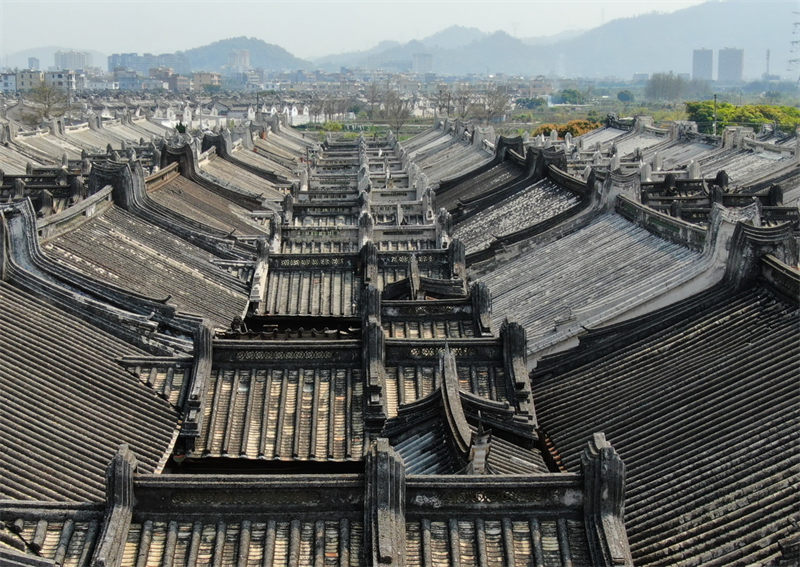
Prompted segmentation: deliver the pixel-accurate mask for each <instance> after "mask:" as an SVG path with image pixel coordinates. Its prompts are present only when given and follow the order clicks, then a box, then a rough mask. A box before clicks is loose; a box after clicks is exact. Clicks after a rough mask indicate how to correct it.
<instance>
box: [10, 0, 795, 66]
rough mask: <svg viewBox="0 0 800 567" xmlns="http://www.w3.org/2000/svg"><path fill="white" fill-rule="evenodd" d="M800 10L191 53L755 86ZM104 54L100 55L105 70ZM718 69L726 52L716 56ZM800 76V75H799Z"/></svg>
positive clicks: (255, 42) (230, 45)
mask: <svg viewBox="0 0 800 567" xmlns="http://www.w3.org/2000/svg"><path fill="white" fill-rule="evenodd" d="M793 8H794V9H795V10H796V7H795V6H794V5H793V3H792V2H787V1H786V0H759V1H757V2H756V1H752V0H725V1H720V0H711V1H709V2H706V3H704V4H700V5H696V6H692V7H689V8H684V9H682V10H677V11H675V12H672V13H668V14H661V13H651V14H646V15H641V16H636V17H632V18H622V19H617V20H613V21H611V22H608V23H606V24H604V25H601V26H598V27H596V28H593V29H590V30H586V31H580V30H573V31H568V32H563V33H560V34H557V35H550V36H542V37H534V38H524V39H521V38H516V37H512V36H511V35H509V34H507V33H506V32H503V31H497V32H494V33H487V32H484V31H481V30H479V29H477V28H474V27H462V26H451V27H448V28H446V29H443V30H442V31H440V32H438V33H435V34H433V35H431V36H428V37H425V38H422V39H415V40H412V41H409V42H406V43H400V42H396V41H382V42H380V43H379V44H377V45H375V46H374V47H372V48H370V49H367V50H364V51H355V52H348V53H340V54H333V55H327V56H324V57H320V58H317V59H314V60H312V61H308V60H304V59H300V58H298V57H295V56H294V55H292V54H291V53H289V52H288V51H286V50H285V49H283V48H282V47H280V46H278V45H274V44H270V43H267V42H266V41H264V40H261V39H256V38H247V37H235V38H230V39H224V40H221V41H217V42H214V43H211V44H208V45H204V46H201V47H196V48H193V49H189V50H186V51H184V52H183V53H184V54H185V55H186V56H187V57H188V59H189V62H190V65H191V68H192V70H196V71H199V70H208V71H219V70H221V69H222V67H223V65H225V64H226V63H227V58H228V54H229V53H230V51H232V50H236V49H247V50H249V51H250V62H251V65H252V66H253V67H256V68H263V69H266V70H270V71H279V70H297V69H305V70H308V69H314V68H318V69H322V70H326V71H338V70H339V69H340V68H342V67H348V68H362V69H368V70H376V69H384V70H387V71H407V70H412V68H413V62H414V58H415V55H418V54H427V55H430V59H429V61H430V65H431V69H430V70H431V71H433V72H436V73H439V74H444V75H466V74H481V75H483V74H495V73H505V74H508V75H558V76H563V77H594V78H598V77H609V76H615V77H620V78H630V77H631V76H632V75H633V74H634V73H655V72H667V71H673V72H675V73H688V72H691V66H692V51H693V50H694V49H698V48H710V49H714V50H715V51H717V50H719V49H721V48H724V47H735V48H739V49H743V50H744V75H745V78H757V77H760V76H761V74H762V73H764V72H765V70H766V54H767V50H770V62H771V64H770V72H771V73H773V74H781V75H784V76H786V74H787V67H788V65H789V60H790V58H791V57H792V55H791V53H790V52H791V47H792V40H793V39H796V38H794V37H793V36H792V33H793V31H794V27H795V26H794V22H795V20H797V19H798V18H797V16H796V13H795V12H793ZM57 49H59V48H57V47H50V48H40V49H37V50H27V51H24V52H18V53H14V54H10V55H9V56H8V57H7V58H6V60H5V61H4V63H5V64H6V65H7V66H9V67H15V66H17V67H25V66H26V65H27V57H29V56H36V57H39V59H40V60H41V65H42V67H45V68H46V67H48V66H49V65H51V64H52V61H53V58H52V53H53V52H55V51H56V50H57ZM104 59H105V57H104V55H102V54H100V53H96V52H95V53H94V64H95V65H96V66H103V63H104ZM714 59H715V66H716V59H717V56H716V53H715V56H714ZM794 72H795V73H796V72H797V71H796V70H795V71H794ZM795 76H796V75H795Z"/></svg>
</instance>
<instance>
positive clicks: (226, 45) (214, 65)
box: [184, 37, 312, 71]
mask: <svg viewBox="0 0 800 567" xmlns="http://www.w3.org/2000/svg"><path fill="white" fill-rule="evenodd" d="M237 49H246V50H248V51H249V52H250V66H251V67H253V68H257V69H265V70H268V71H294V70H297V69H310V68H311V67H312V65H311V63H309V62H308V61H306V60H304V59H300V58H298V57H295V56H294V55H292V54H291V53H289V52H288V51H286V50H285V49H284V48H282V47H280V46H278V45H273V44H271V43H267V42H265V41H263V40H260V39H256V38H251V37H233V38H230V39H223V40H220V41H215V42H214V43H210V44H208V45H203V46H201V47H195V48H194V49H189V50H187V51H184V55H186V56H187V57H188V58H189V64H190V65H191V68H192V71H220V70H221V69H222V67H223V66H224V65H226V64H227V63H228V55H229V54H230V52H231V51H234V50H237Z"/></svg>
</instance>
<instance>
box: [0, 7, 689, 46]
mask: <svg viewBox="0 0 800 567" xmlns="http://www.w3.org/2000/svg"><path fill="white" fill-rule="evenodd" d="M703 2H704V0H655V1H653V2H648V3H644V2H638V1H635V2H634V1H631V0H560V1H554V0H525V1H523V0H517V1H513V0H512V1H508V0H505V1H498V2H485V1H470V0H460V1H454V0H437V1H432V2H425V1H421V0H408V1H405V2H398V1H385V0H374V1H369V2H367V1H363V0H362V1H350V2H339V1H332V0H316V1H296V2H289V1H277V2H261V1H255V0H244V1H243V0H236V1H232V2H224V3H222V2H207V1H206V2H202V1H199V2H198V1H194V0H191V1H190V0H165V1H160V2H156V1H151V0H141V1H136V2H129V1H119V2H107V1H102V0H95V1H80V2H75V1H64V0H62V1H58V0H0V56H7V55H9V54H12V53H16V52H19V51H23V50H26V49H34V48H38V47H44V46H58V47H61V48H65V49H76V50H94V51H99V52H102V53H104V54H106V55H109V54H111V53H119V52H139V53H145V52H152V53H165V52H173V51H179V50H186V49H191V48H193V47H196V46H199V45H204V44H207V43H210V42H212V41H216V40H220V39H225V38H228V37H234V36H241V35H245V36H250V37H256V38H259V39H263V40H264V41H266V42H268V43H273V44H277V45H280V46H281V47H283V48H285V49H287V50H288V51H289V52H291V53H292V54H294V55H296V56H298V57H302V58H306V59H311V58H314V57H320V56H323V55H329V54H335V53H342V52H346V51H356V50H366V49H369V48H371V47H373V46H375V45H376V44H378V43H379V42H381V41H386V40H390V41H399V42H405V41H409V40H412V39H421V38H423V37H426V36H429V35H432V34H434V33H436V32H438V31H441V30H442V29H444V28H446V27H449V26H452V25H461V26H466V27H475V28H478V29H480V30H481V31H484V32H494V31H505V32H506V33H509V34H510V35H513V36H515V37H519V38H531V37H546V36H551V35H556V34H560V33H564V32H567V31H571V30H585V29H591V28H594V27H597V26H599V25H601V24H603V23H605V22H608V21H610V20H614V19H617V18H624V17H631V16H636V15H641V14H646V13H651V12H674V11H675V10H679V9H682V8H686V7H689V6H694V5H697V4H702V3H703Z"/></svg>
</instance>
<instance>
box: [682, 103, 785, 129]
mask: <svg viewBox="0 0 800 567" xmlns="http://www.w3.org/2000/svg"><path fill="white" fill-rule="evenodd" d="M686 113H687V114H688V115H689V120H692V121H694V122H696V123H697V126H698V128H699V129H700V131H701V132H706V133H710V132H712V131H713V129H714V101H713V100H704V101H698V102H687V103H686ZM761 124H774V125H776V126H777V127H778V129H780V130H782V131H784V132H787V133H791V132H794V130H795V128H797V127H798V126H800V109H797V108H795V107H793V106H779V105H772V104H743V105H740V106H737V105H735V104H731V103H729V102H719V103H717V132H719V131H720V130H721V129H722V128H724V127H725V126H752V127H754V128H758V127H759V126H760V125H761Z"/></svg>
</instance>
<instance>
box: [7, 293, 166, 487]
mask: <svg viewBox="0 0 800 567" xmlns="http://www.w3.org/2000/svg"><path fill="white" fill-rule="evenodd" d="M0 321H2V324H0V343H1V344H3V345H4V346H3V349H0V406H2V408H3V411H2V412H0V428H1V429H2V433H1V434H0V439H1V440H0V445H2V450H0V476H2V478H3V482H2V484H1V485H0V495H2V496H1V497H0V498H14V499H34V500H88V501H97V500H100V499H102V498H103V494H104V486H103V479H104V473H105V469H106V466H107V464H108V462H109V460H110V459H111V456H112V455H113V454H114V453H115V451H116V450H117V447H118V446H119V444H120V443H128V444H129V445H130V446H131V448H132V449H133V451H134V453H135V454H136V455H137V457H138V459H139V461H140V466H141V467H142V469H141V470H142V471H153V470H155V469H156V466H157V464H158V463H159V461H160V460H161V458H162V457H163V455H164V454H165V453H166V451H167V450H168V449H169V446H170V442H171V439H172V435H173V433H174V431H175V429H176V427H177V422H178V412H177V411H176V410H174V409H173V408H171V407H170V406H169V404H168V403H167V402H166V401H164V400H162V399H161V398H159V397H158V396H157V395H156V393H155V392H154V391H152V390H151V389H149V388H148V387H147V386H145V385H144V384H142V383H140V382H139V380H138V379H137V378H135V377H134V376H131V375H130V374H129V373H127V372H125V370H123V368H122V367H121V366H120V365H119V364H118V363H117V362H116V359H117V357H120V356H125V355H134V354H141V353H142V351H139V350H138V349H135V348H133V347H131V346H129V345H128V344H126V343H124V342H122V341H121V340H119V339H117V338H115V337H113V336H111V335H110V334H108V333H105V332H103V331H100V330H98V329H96V328H94V327H92V326H91V325H90V324H88V323H85V322H84V321H81V320H80V319H78V318H77V317H74V316H72V315H68V314H67V313H65V312H63V311H61V310H59V309H57V308H54V307H52V306H51V305H48V304H46V303H44V302H43V301H41V300H40V299H37V298H35V297H33V296H31V295H30V294H28V293H26V292H23V291H21V290H19V289H17V288H15V287H13V286H12V285H11V284H8V283H5V282H0Z"/></svg>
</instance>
